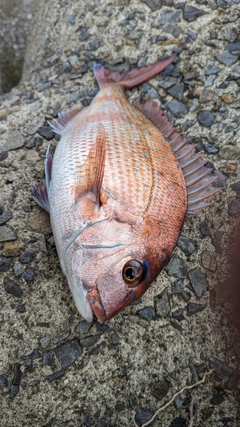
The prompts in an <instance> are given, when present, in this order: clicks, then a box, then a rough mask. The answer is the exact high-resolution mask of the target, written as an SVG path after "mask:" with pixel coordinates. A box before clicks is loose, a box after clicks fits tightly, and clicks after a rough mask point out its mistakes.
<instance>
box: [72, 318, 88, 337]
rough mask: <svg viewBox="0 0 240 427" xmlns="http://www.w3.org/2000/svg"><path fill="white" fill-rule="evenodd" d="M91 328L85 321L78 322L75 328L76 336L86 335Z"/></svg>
mask: <svg viewBox="0 0 240 427" xmlns="http://www.w3.org/2000/svg"><path fill="white" fill-rule="evenodd" d="M91 327H92V323H90V322H87V320H81V321H80V322H78V324H77V326H76V328H75V332H76V333H77V334H86V333H87V332H89V331H90V329H91Z"/></svg>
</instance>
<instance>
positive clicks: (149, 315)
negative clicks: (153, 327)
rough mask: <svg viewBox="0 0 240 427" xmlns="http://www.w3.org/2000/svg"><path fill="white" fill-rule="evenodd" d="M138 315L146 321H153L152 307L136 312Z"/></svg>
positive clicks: (153, 312) (153, 311)
mask: <svg viewBox="0 0 240 427" xmlns="http://www.w3.org/2000/svg"><path fill="white" fill-rule="evenodd" d="M138 314H139V315H140V316H141V317H143V318H144V319H146V320H153V319H154V318H155V310H154V307H144V308H142V309H141V310H139V311H138Z"/></svg>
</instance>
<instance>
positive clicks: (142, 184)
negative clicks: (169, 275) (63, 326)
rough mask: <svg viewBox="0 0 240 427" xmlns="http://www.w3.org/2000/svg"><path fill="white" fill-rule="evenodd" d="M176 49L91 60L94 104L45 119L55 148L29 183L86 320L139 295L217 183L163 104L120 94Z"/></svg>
mask: <svg viewBox="0 0 240 427" xmlns="http://www.w3.org/2000/svg"><path fill="white" fill-rule="evenodd" d="M175 56H176V55H172V56H170V57H168V58H165V59H162V60H160V61H158V62H157V63H155V64H153V65H149V66H146V67H143V68H140V69H138V68H137V69H132V70H130V71H125V72H117V71H110V70H108V69H106V68H104V66H103V65H101V64H100V63H96V64H94V67H93V72H94V75H95V77H96V80H97V82H98V85H99V87H100V91H99V92H98V93H97V95H96V97H95V98H94V100H93V101H92V103H91V104H90V105H89V106H87V107H84V108H83V107H81V106H80V107H77V108H74V109H72V110H67V111H64V112H60V113H59V114H58V119H57V121H55V123H50V124H51V126H52V129H53V131H54V132H55V133H56V134H58V135H60V140H59V142H58V144H57V147H56V149H55V152H54V154H53V151H52V149H51V148H50V147H48V149H47V152H46V159H45V178H46V182H45V184H39V185H36V186H31V190H32V193H33V197H34V199H35V200H36V202H37V203H38V204H39V205H40V206H41V207H42V208H43V209H45V210H46V211H47V212H49V213H50V221H51V227H52V231H53V236H54V240H55V244H56V249H57V253H58V257H59V260H60V264H61V268H62V271H63V273H64V275H65V276H66V278H67V281H68V284H69V287H70V290H71V292H72V296H73V299H74V301H75V304H76V307H77V310H78V311H79V312H80V314H81V315H82V316H83V317H84V318H85V319H86V320H87V321H88V322H91V321H92V319H93V315H95V316H96V317H97V319H98V321H99V322H101V323H103V322H105V321H107V320H109V319H111V318H112V317H113V316H115V315H117V314H118V313H119V312H120V311H122V310H123V309H124V308H125V307H127V306H128V305H130V304H131V303H132V302H134V301H135V300H137V299H139V298H140V297H141V296H142V295H143V294H144V292H145V291H146V290H147V289H148V288H149V286H150V285H151V283H152V282H153V281H154V280H155V279H156V277H157V276H158V275H159V273H160V272H161V270H162V269H163V267H164V266H165V264H166V263H167V261H168V260H169V258H170V256H171V254H172V252H173V250H174V247H175V245H176V243H177V240H178V237H179V235H180V232H181V229H182V225H183V222H184V219H185V216H186V214H195V213H196V212H197V211H198V210H200V209H202V208H204V207H206V206H208V205H209V203H208V202H206V199H207V198H209V197H210V196H212V195H213V194H215V193H217V192H218V191H220V188H218V187H216V186H215V187H214V186H212V184H213V182H214V181H215V180H216V179H217V178H218V176H215V175H213V174H211V172H212V169H210V168H206V167H205V164H206V163H207V160H206V159H203V160H202V159H201V158H200V157H199V155H198V154H197V153H195V145H193V144H190V143H189V142H188V140H187V139H186V138H184V136H183V135H182V134H180V133H178V132H177V131H176V130H175V129H174V127H173V126H172V124H171V123H170V122H169V120H168V117H167V115H166V114H165V113H164V111H163V110H162V109H161V107H159V106H158V104H156V103H154V102H153V101H149V102H147V103H142V101H141V99H137V100H136V101H134V102H133V103H129V101H128V99H127V97H126V90H127V89H131V88H132V87H134V86H136V85H139V84H140V83H142V82H144V81H146V80H148V79H150V78H151V77H153V76H155V75H157V74H158V73H160V72H161V71H162V70H164V69H165V68H166V67H167V66H169V65H170V64H171V63H172V62H173V61H174V59H175ZM210 174H211V175H210Z"/></svg>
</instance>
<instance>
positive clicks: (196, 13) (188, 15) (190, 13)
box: [183, 6, 207, 22]
mask: <svg viewBox="0 0 240 427" xmlns="http://www.w3.org/2000/svg"><path fill="white" fill-rule="evenodd" d="M206 13H207V12H205V10H202V9H199V8H198V7H195V6H185V8H184V11H183V19H185V21H188V22H192V21H195V20H196V19H197V18H199V17H200V16H203V15H206Z"/></svg>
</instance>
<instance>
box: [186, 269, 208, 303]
mask: <svg viewBox="0 0 240 427" xmlns="http://www.w3.org/2000/svg"><path fill="white" fill-rule="evenodd" d="M188 277H189V280H190V282H191V285H192V288H193V290H194V292H195V294H196V296H197V297H199V298H200V297H201V296H202V295H203V294H204V292H205V291H206V289H207V282H206V276H205V274H204V273H203V271H202V270H201V269H200V268H199V267H195V268H193V269H192V270H190V271H189V273H188Z"/></svg>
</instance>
